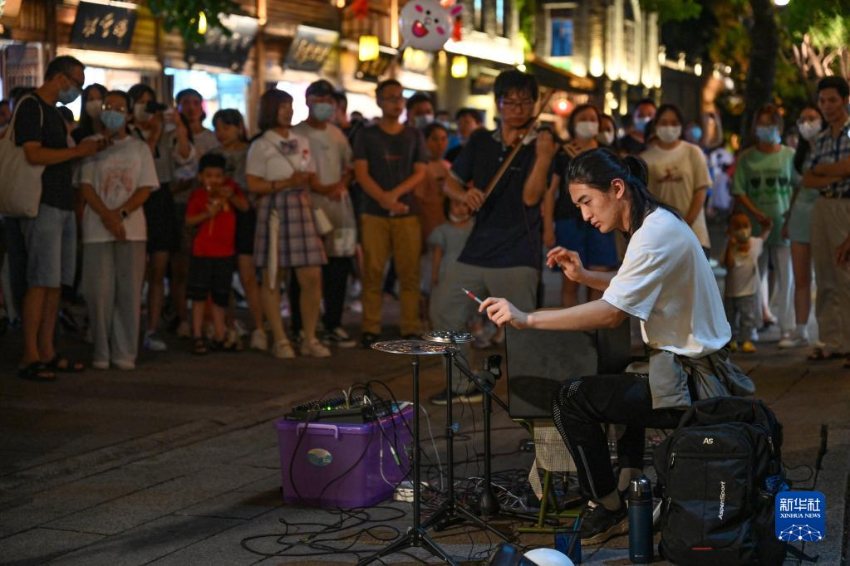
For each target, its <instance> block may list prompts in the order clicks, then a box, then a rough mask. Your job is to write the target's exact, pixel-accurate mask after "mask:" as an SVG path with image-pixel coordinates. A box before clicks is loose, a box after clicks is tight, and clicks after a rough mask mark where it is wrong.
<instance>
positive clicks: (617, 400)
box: [480, 149, 755, 544]
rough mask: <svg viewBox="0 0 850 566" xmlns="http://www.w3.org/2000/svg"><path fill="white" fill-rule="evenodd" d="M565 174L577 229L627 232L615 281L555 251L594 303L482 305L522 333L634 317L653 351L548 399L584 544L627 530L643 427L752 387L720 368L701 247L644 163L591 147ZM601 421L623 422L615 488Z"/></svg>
mask: <svg viewBox="0 0 850 566" xmlns="http://www.w3.org/2000/svg"><path fill="white" fill-rule="evenodd" d="M566 175H567V179H568V180H569V192H570V197H571V198H572V201H573V202H574V203H575V204H576V205H577V206H578V207H579V209H580V210H581V213H582V216H583V218H584V220H585V221H586V222H589V223H590V224H592V225H593V226H594V227H595V228H597V229H599V230H600V231H601V232H603V233H607V232H611V231H613V230H620V231H621V232H624V233H625V234H626V236H627V238H628V240H629V243H628V248H627V250H626V255H625V259H624V260H623V264H622V266H621V267H620V269H619V270H618V271H616V272H605V271H589V270H587V269H585V268H584V266H583V265H582V263H581V260H580V259H579V255H578V254H577V253H576V252H574V251H570V250H566V249H564V248H560V247H559V248H554V249H552V250H551V251H550V252H549V254H548V256H547V260H546V262H547V264H548V265H549V266H550V267H554V266H556V265H557V266H559V267H560V268H561V270H562V271H563V272H564V275H565V276H566V277H567V278H569V279H570V280H572V281H575V282H577V283H579V284H583V285H587V286H588V287H589V288H593V289H597V290H599V291H602V292H603V293H604V294H603V295H602V298H601V299H599V300H597V301H592V302H589V303H586V304H583V305H579V306H576V307H571V308H567V309H557V310H540V311H534V312H526V311H524V310H522V309H519V308H517V307H516V306H515V305H513V304H512V303H511V302H509V301H508V300H507V299H504V298H494V297H490V298H488V299H486V300H485V301H483V302H482V304H481V306H480V311H481V312H486V313H487V315H488V316H489V317H490V319H491V320H492V321H493V322H495V323H496V324H499V325H504V324H511V325H512V326H514V327H516V328H519V329H523V328H537V329H543V330H595V329H600V328H614V327H616V326H618V325H619V324H620V323H621V322H623V320H625V318H626V317H627V316H634V317H637V318H638V319H640V324H641V331H642V335H643V340H644V342H645V343H646V345H647V346H648V347H649V349H650V356H649V369H648V374H647V373H624V374H620V375H597V376H591V377H580V378H574V379H569V380H567V381H566V382H564V383H563V385H562V386H561V388H560V391H559V393H558V395H557V397H556V398H555V399H554V400H553V418H554V421H555V425H556V426H557V427H558V431H559V432H560V433H561V436H562V437H563V439H564V442H565V443H566V444H567V447H568V448H569V450H570V453H571V454H572V457H573V460H574V461H575V463H576V467H577V471H578V478H579V484H580V488H581V490H582V494H583V495H584V496H586V497H587V498H588V500H589V501H588V505H587V507H586V508H585V510H584V512H583V520H582V522H581V538H582V542H583V543H585V544H596V543H601V542H604V541H605V540H607V539H609V538H611V537H612V536H614V535H617V534H621V533H623V532H625V531H626V530H627V528H628V526H627V523H626V521H625V518H626V508H625V505H624V503H623V501H622V496H621V491H623V490H625V488H626V487H627V486H628V481H629V480H630V479H631V477H633V476H636V475H637V474H639V473H640V469H641V468H642V462H643V449H644V428H645V427H653V428H675V427H676V425H677V423H678V421H679V418H680V417H681V415H682V414H683V412H684V410H685V408H687V407H688V406H690V404H691V402H692V401H696V400H699V399H706V398H709V397H716V396H723V395H730V394H731V395H751V394H752V393H754V391H755V387H754V385H753V383H752V381H751V380H750V379H749V378H748V377H747V376H746V375H744V374H743V373H742V372H741V371H740V370H739V369H738V368H737V367H736V366H735V365H734V364H733V363H731V362H730V361H729V358H728V350H727V349H726V345H727V344H728V342H729V340H730V337H731V331H730V328H729V323H728V322H727V320H726V316H725V314H724V310H723V301H722V299H721V297H720V291H719V289H718V286H717V283H716V281H715V278H714V274H713V273H712V271H711V267H710V266H709V263H708V261H707V260H706V258H705V253H704V252H703V250H702V247H701V246H700V243H699V240H697V238H696V236H694V234H693V231H692V230H690V228H689V227H688V225H687V223H685V222H684V221H683V220H682V218H681V217H679V215H678V214H677V213H676V212H675V211H674V210H672V209H670V208H669V207H667V206H666V205H663V204H661V203H659V202H658V201H656V200H655V199H654V198H653V197H652V195H651V194H650V193H649V192H648V190H647V188H646V181H647V170H646V165H645V163H644V162H643V161H641V160H640V159H639V158H636V157H626V158H620V157H618V156H617V155H616V154H614V153H613V152H611V151H610V150H608V149H595V150H592V151H588V152H586V153H583V154H581V155H579V156H578V157H576V158H575V159H574V160H573V161H572V162H571V163H570V166H569V168H568V171H567V173H566ZM602 423H614V424H623V425H626V432H625V433H624V435H623V437H621V439H620V440H619V442H618V452H619V455H620V467H621V470H620V478H619V486H618V481H617V478H615V477H614V472H613V469H612V466H611V459H610V457H609V453H608V445H607V441H606V437H605V434H604V433H603V429H602V427H601V426H600V424H602ZM618 487H619V488H620V489H618Z"/></svg>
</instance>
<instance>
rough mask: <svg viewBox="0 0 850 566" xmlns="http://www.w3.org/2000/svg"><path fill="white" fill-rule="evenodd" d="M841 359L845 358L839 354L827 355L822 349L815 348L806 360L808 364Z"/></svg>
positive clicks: (831, 353)
mask: <svg viewBox="0 0 850 566" xmlns="http://www.w3.org/2000/svg"><path fill="white" fill-rule="evenodd" d="M843 357H845V356H844V354H839V353H838V352H830V353H829V354H827V353H826V351H825V350H824V349H823V348H815V349H814V350H812V353H811V354H809V355H808V357H806V359H807V360H808V361H810V362H826V361H829V360H840V359H841V358H843Z"/></svg>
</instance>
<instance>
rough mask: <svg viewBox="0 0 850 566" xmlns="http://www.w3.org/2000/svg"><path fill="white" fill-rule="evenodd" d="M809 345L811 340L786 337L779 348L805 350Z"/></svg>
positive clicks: (803, 337)
mask: <svg viewBox="0 0 850 566" xmlns="http://www.w3.org/2000/svg"><path fill="white" fill-rule="evenodd" d="M808 345H809V339H808V338H806V337H805V336H793V335H792V336H786V337H784V338H783V339H782V340H780V341H779V344H778V346H779V347H780V348H782V349H788V348H803V347H805V346H808Z"/></svg>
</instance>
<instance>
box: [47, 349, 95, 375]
mask: <svg viewBox="0 0 850 566" xmlns="http://www.w3.org/2000/svg"><path fill="white" fill-rule="evenodd" d="M44 366H45V367H46V368H47V369H49V370H52V371H56V372H59V373H80V372H81V371H84V370H85V369H86V365H85V364H84V363H83V362H81V361H79V360H74V359H71V358H68V357H65V356H61V355H59V354H56V355H55V356H53V359H52V360H50V361H49V362H47V363H45V364H44Z"/></svg>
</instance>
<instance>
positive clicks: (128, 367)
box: [112, 360, 136, 371]
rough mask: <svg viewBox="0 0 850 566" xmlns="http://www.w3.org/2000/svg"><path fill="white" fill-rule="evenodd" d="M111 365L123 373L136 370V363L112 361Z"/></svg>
mask: <svg viewBox="0 0 850 566" xmlns="http://www.w3.org/2000/svg"><path fill="white" fill-rule="evenodd" d="M112 365H113V366H115V367H117V368H118V369H121V370H124V371H131V370H134V369H136V362H122V361H119V360H112Z"/></svg>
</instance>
